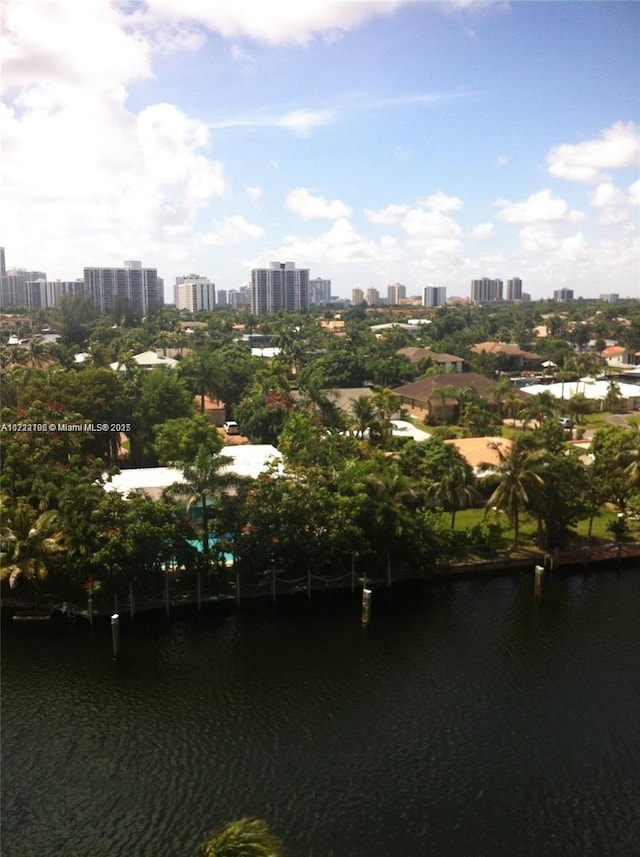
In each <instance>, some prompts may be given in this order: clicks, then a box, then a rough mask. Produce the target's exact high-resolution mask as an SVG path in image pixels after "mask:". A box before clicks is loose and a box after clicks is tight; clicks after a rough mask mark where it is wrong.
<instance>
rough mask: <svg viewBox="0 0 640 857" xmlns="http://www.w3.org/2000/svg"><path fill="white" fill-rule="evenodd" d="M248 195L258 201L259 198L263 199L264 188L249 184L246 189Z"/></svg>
mask: <svg viewBox="0 0 640 857" xmlns="http://www.w3.org/2000/svg"><path fill="white" fill-rule="evenodd" d="M244 190H245V193H246V194H247V196H249V197H251V199H253V200H255V201H256V202H258V200H260V199H262V188H261V187H258V186H257V185H247V187H246V188H245V189H244Z"/></svg>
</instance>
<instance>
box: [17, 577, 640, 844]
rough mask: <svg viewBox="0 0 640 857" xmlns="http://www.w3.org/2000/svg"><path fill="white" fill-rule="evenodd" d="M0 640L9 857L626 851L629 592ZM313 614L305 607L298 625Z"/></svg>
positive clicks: (503, 584)
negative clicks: (249, 820)
mask: <svg viewBox="0 0 640 857" xmlns="http://www.w3.org/2000/svg"><path fill="white" fill-rule="evenodd" d="M382 597H383V591H382V590H377V591H376V592H374V601H373V611H372V622H371V627H370V629H369V630H368V631H367V632H363V631H362V630H361V628H360V611H359V605H358V602H357V598H356V600H354V602H353V604H351V605H349V606H348V607H347V608H342V609H339V610H337V611H336V612H334V613H332V614H331V615H322V614H321V611H319V609H318V607H317V606H316V607H315V609H312V610H311V612H310V613H308V614H305V615H299V616H297V617H296V616H291V615H283V614H282V612H280V613H279V614H278V613H276V614H272V613H270V612H267V613H266V614H262V615H255V614H242V615H239V614H234V615H231V616H229V617H227V618H226V619H221V620H217V621H214V620H212V619H206V620H202V621H201V622H195V621H194V622H193V623H175V624H172V625H170V626H166V625H164V624H160V625H159V626H155V627H150V626H149V625H148V624H147V625H143V624H141V623H138V624H137V625H136V626H131V625H127V624H125V625H124V626H123V628H122V653H123V657H122V660H121V662H119V663H114V662H113V661H112V659H111V641H110V631H109V628H108V626H107V625H105V626H102V627H100V626H95V627H93V628H89V627H86V626H85V625H76V626H72V625H71V626H65V627H63V628H62V629H59V630H55V629H43V628H34V627H29V628H24V627H22V628H15V627H11V626H10V625H9V623H6V624H7V627H5V628H4V636H3V681H2V715H3V716H2V738H3V745H2V749H3V764H2V797H3V800H2V816H3V819H2V820H3V824H2V855H3V857H31V855H33V857H35V855H38V857H48V855H52V857H53V855H74V857H75V855H78V857H80V855H82V857H85V855H92V857H102V855H104V856H105V857H107V855H109V857H111V855H120V854H121V855H127V857H129V855H153V857H156V855H157V857H173V855H185V857H186V855H195V853H196V846H197V843H198V842H199V841H200V840H201V839H202V838H203V835H204V834H205V832H206V831H207V830H208V829H210V828H212V827H215V826H217V825H218V824H220V823H222V822H223V821H225V820H228V819H231V818H236V817H239V816H241V815H247V814H250V815H258V816H260V817H263V818H265V819H266V820H267V821H268V823H269V824H270V826H271V827H272V828H273V830H274V831H275V832H276V833H277V834H278V835H279V836H280V837H281V838H282V839H283V840H284V841H285V843H286V845H287V849H288V852H289V854H290V855H291V857H365V855H366V857H396V855H397V857H426V855H434V857H458V855H459V857H471V855H474V857H475V855H479V857H483V856H484V855H486V857H501V855H505V857H516V855H522V857H529V855H531V857H538V855H545V856H546V855H557V857H573V855H575V857H589V855H593V857H597V855H607V857H609V855H611V857H618V855H620V857H627V855H628V857H632V855H634V854H636V853H640V849H639V848H638V843H640V821H639V819H640V777H639V774H638V771H639V770H640V727H639V725H638V724H640V685H639V683H638V678H639V677H640V669H639V667H638V664H640V633H639V630H640V628H639V621H640V574H638V573H637V572H633V571H625V572H624V573H622V574H617V573H615V572H611V573H607V572H603V573H597V574H591V575H589V576H586V577H582V576H575V577H569V578H564V579H563V578H560V579H546V580H545V581H544V583H543V592H542V597H541V599H540V600H539V601H536V599H535V598H534V594H533V577H532V575H523V576H520V577H505V578H497V579H493V580H477V581H465V582H455V583H447V584H442V585H438V586H434V587H433V588H432V590H431V591H430V592H428V593H425V594H424V596H422V597H421V598H420V599H417V600H414V601H413V602H412V603H411V604H403V605H398V604H395V605H391V606H390V607H389V606H387V607H383V605H382V603H381V601H382ZM312 607H313V606H312Z"/></svg>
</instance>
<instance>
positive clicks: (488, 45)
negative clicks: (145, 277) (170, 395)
mask: <svg viewBox="0 0 640 857" xmlns="http://www.w3.org/2000/svg"><path fill="white" fill-rule="evenodd" d="M299 5H300V7H301V8H298V9H297V8H295V6H294V5H293V4H292V3H291V2H286V3H280V2H272V3H269V4H265V3H257V2H248V1H245V0H236V2H235V3H227V2H212V3H203V2H200V0H148V2H146V3H142V2H109V0H84V2H83V3H82V4H78V3H76V2H75V0H8V2H7V3H6V4H5V9H4V16H5V21H4V26H5V59H4V98H3V102H2V108H1V113H0V118H1V120H2V134H3V159H2V162H3V166H2V170H3V178H2V185H3V198H4V205H3V206H2V212H1V213H0V219H1V223H0V236H1V240H2V243H3V245H4V246H5V248H6V256H7V263H8V265H15V266H19V267H26V268H29V269H42V270H46V271H47V273H48V275H49V277H50V278H51V279H57V278H60V279H66V278H75V277H78V276H81V275H82V268H83V267H84V266H85V265H116V264H121V263H122V261H123V260H124V259H142V261H143V263H144V264H145V265H148V266H152V267H157V268H158V271H159V274H160V275H161V276H163V277H164V278H165V288H166V294H167V298H168V299H171V296H172V293H173V290H172V284H173V282H174V280H175V277H176V276H177V275H181V274H186V273H191V272H193V273H199V274H200V275H202V276H208V277H210V278H211V279H213V280H214V281H215V283H216V285H217V286H218V288H222V289H230V288H238V287H239V286H240V285H242V284H243V283H245V282H246V281H247V280H248V278H249V273H250V270H251V268H252V267H255V266H256V265H261V264H265V263H267V262H269V261H270V260H276V259H277V260H281V261H284V260H293V261H295V262H296V264H297V265H298V266H299V267H308V268H309V269H310V272H311V276H312V277H315V276H321V277H329V278H331V280H332V283H333V289H332V290H333V293H334V294H335V295H337V296H341V297H349V296H350V295H351V290H352V288H354V287H356V286H359V287H362V288H365V289H366V288H369V287H376V288H378V289H380V291H381V293H382V294H383V295H385V294H386V287H387V285H388V284H390V283H395V282H401V283H404V284H405V285H406V286H407V290H408V293H409V294H420V293H421V290H422V287H423V286H424V285H427V284H436V285H443V286H446V287H447V293H448V295H449V296H453V295H459V296H468V294H469V285H470V280H471V279H474V278H478V277H483V276H489V277H499V278H501V279H503V280H507V279H508V278H510V277H513V276H520V277H521V278H522V280H523V282H524V290H525V291H526V292H529V293H530V294H531V296H532V297H533V298H534V299H536V298H541V297H550V296H551V294H552V292H553V290H554V289H556V288H560V287H569V288H573V289H574V290H575V293H576V296H583V297H596V296H598V295H599V294H601V293H605V292H618V293H620V294H621V295H625V296H631V297H640V270H639V242H638V207H639V203H640V180H639V165H640V128H639V127H638V122H639V118H638V107H639V95H638V93H639V92H640V88H639V84H640V70H639V64H638V61H637V49H638V44H639V42H640V5H639V4H637V3H635V2H624V3H617V2H578V3H573V2H544V3H536V2H531V3H529V2H524V3H523V2H515V3H490V2H486V3H474V2H441V3H421V2H410V3H403V2H389V3H384V2H359V3H347V2H334V3H325V2H319V0H308V2H307V3H305V4H299Z"/></svg>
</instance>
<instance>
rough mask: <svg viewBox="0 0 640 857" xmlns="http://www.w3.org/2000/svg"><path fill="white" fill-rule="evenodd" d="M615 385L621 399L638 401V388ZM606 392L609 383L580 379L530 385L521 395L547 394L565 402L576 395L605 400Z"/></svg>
mask: <svg viewBox="0 0 640 857" xmlns="http://www.w3.org/2000/svg"><path fill="white" fill-rule="evenodd" d="M615 383H616V384H617V388H618V389H619V391H620V396H621V397H622V398H623V399H640V387H639V386H638V385H637V384H624V383H620V382H615ZM608 391H609V381H598V380H596V379H595V378H580V380H578V381H565V382H564V384H562V383H559V384H532V385H531V386H529V387H522V388H521V392H522V393H527V394H529V395H532V396H535V395H536V394H537V393H543V392H548V393H551V395H552V396H555V398H556V399H567V400H568V399H571V398H572V397H573V396H575V395H576V393H581V394H582V395H583V396H584V397H585V398H587V399H606V397H607V393H608Z"/></svg>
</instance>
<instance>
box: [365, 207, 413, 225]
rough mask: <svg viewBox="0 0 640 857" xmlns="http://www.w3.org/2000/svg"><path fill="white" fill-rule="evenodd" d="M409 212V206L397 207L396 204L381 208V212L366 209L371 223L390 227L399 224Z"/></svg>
mask: <svg viewBox="0 0 640 857" xmlns="http://www.w3.org/2000/svg"><path fill="white" fill-rule="evenodd" d="M408 211H409V206H408V205H395V203H391V204H390V205H387V206H386V207H385V208H381V209H380V210H379V211H373V210H372V209H370V208H367V209H365V212H364V214H365V217H366V218H367V220H368V221H369V223H375V224H376V225H388V224H391V223H397V222H398V221H399V220H400V218H401V217H402V216H403V215H404V214H406V213H407V212H408Z"/></svg>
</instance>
